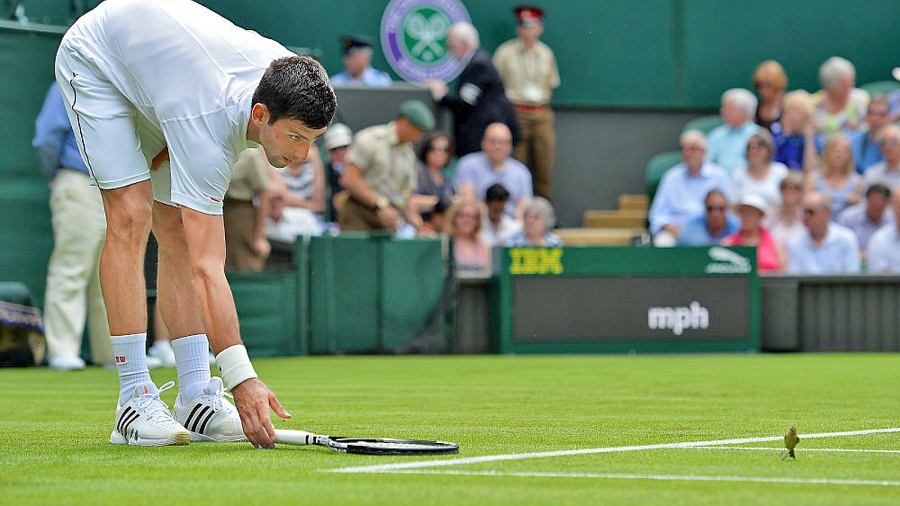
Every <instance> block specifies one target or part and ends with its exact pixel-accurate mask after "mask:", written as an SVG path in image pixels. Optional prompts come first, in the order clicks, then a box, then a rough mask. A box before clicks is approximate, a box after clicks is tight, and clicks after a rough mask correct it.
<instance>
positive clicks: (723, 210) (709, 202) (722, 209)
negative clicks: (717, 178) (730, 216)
mask: <svg viewBox="0 0 900 506" xmlns="http://www.w3.org/2000/svg"><path fill="white" fill-rule="evenodd" d="M727 213H728V199H726V198H725V197H724V196H723V195H719V194H718V193H714V194H712V195H710V196H709V198H707V199H706V226H707V227H708V228H709V229H710V230H722V229H723V228H725V224H726V223H727V219H726V216H727Z"/></svg>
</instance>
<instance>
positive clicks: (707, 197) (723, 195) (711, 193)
mask: <svg viewBox="0 0 900 506" xmlns="http://www.w3.org/2000/svg"><path fill="white" fill-rule="evenodd" d="M713 195H721V196H722V197H724V198H725V201H726V202H727V201H728V196H727V195H725V192H723V191H722V190H720V189H718V188H713V189H712V190H709V193H707V194H706V198H705V199H703V202H704V203H705V202H709V198H710V197H712V196H713Z"/></svg>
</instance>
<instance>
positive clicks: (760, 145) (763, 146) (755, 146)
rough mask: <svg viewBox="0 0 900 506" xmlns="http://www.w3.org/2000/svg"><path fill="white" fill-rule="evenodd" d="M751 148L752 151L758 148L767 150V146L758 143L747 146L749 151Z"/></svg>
mask: <svg viewBox="0 0 900 506" xmlns="http://www.w3.org/2000/svg"><path fill="white" fill-rule="evenodd" d="M751 148H752V149H759V148H766V149H768V146H766V145H765V144H760V143H758V142H751V143H750V144H747V149H751Z"/></svg>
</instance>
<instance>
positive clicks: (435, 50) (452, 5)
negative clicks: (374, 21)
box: [381, 0, 471, 83]
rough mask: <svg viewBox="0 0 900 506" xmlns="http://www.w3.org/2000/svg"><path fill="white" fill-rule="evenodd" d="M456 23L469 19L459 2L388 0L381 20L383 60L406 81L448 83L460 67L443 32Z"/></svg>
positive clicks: (444, 0)
mask: <svg viewBox="0 0 900 506" xmlns="http://www.w3.org/2000/svg"><path fill="white" fill-rule="evenodd" d="M460 22H466V23H470V22H471V20H470V18H469V13H468V12H467V11H466V8H465V7H464V6H463V4H462V3H460V2H459V0H392V1H391V3H390V4H388V6H387V8H385V10H384V15H383V16H382V17H381V47H382V49H383V50H384V57H385V58H386V59H387V61H388V63H389V64H390V65H391V68H393V69H394V71H395V72H397V74H398V75H399V76H400V77H402V78H404V79H406V80H407V81H411V82H415V83H419V82H422V81H426V80H428V79H438V80H441V81H451V80H453V79H454V78H455V77H456V76H457V75H459V73H460V72H461V71H462V65H460V63H459V61H457V60H456V59H455V58H453V55H452V54H450V51H449V50H448V48H447V33H448V32H449V31H450V27H451V26H452V25H453V24H454V23H460Z"/></svg>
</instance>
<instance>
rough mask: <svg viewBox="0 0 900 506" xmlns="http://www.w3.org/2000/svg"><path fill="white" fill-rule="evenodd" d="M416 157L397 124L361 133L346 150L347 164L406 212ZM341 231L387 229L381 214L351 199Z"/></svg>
mask: <svg viewBox="0 0 900 506" xmlns="http://www.w3.org/2000/svg"><path fill="white" fill-rule="evenodd" d="M415 162H416V154H415V152H414V151H413V145H412V143H411V142H400V139H399V137H397V128H396V126H395V125H394V122H393V121H392V122H390V123H388V124H386V125H376V126H373V127H369V128H366V129H364V130H361V131H360V132H358V133H357V134H356V136H355V137H354V138H353V143H352V144H351V145H350V149H349V151H347V163H352V164H353V165H356V166H357V167H359V169H360V171H362V175H363V179H364V180H365V181H366V183H367V184H368V185H369V186H370V187H371V188H372V190H374V191H375V192H376V193H378V194H379V195H383V196H384V197H386V198H387V199H388V201H390V203H391V205H393V206H395V207H397V208H400V209H403V207H404V206H405V205H406V198H407V197H408V196H409V194H410V193H411V192H412V191H413V190H414V189H415V188H416V168H415ZM338 223H339V224H340V226H341V230H347V231H370V230H381V229H384V225H383V224H382V223H381V220H380V219H378V213H377V212H376V211H375V210H374V209H372V208H370V207H368V206H367V205H364V204H362V203H360V202H357V201H356V200H355V199H354V198H353V196H350V197H349V198H348V199H347V200H346V201H345V202H344V204H343V206H342V208H341V209H340V213H339V219H338Z"/></svg>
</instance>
